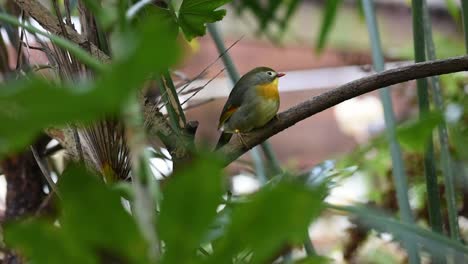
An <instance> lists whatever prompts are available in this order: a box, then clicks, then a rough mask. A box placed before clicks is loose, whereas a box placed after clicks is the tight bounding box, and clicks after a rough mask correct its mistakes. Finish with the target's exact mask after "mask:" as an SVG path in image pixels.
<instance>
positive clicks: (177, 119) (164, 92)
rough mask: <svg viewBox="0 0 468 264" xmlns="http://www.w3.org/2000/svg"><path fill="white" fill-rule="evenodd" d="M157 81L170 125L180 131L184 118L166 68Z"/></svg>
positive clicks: (184, 122) (184, 121) (183, 124)
mask: <svg viewBox="0 0 468 264" xmlns="http://www.w3.org/2000/svg"><path fill="white" fill-rule="evenodd" d="M157 81H158V85H159V90H160V92H161V96H162V98H163V100H164V103H165V104H164V105H165V106H166V109H167V113H168V115H169V121H170V123H171V126H172V128H173V129H174V131H176V132H181V129H183V128H184V127H185V124H186V119H185V114H184V110H183V109H182V105H181V104H180V101H179V97H178V95H177V91H176V89H175V86H174V82H173V81H172V78H171V75H170V73H169V71H168V70H166V71H165V72H164V73H163V74H162V76H161V77H160V78H158V79H157Z"/></svg>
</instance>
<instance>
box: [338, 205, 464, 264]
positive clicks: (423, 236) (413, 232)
mask: <svg viewBox="0 0 468 264" xmlns="http://www.w3.org/2000/svg"><path fill="white" fill-rule="evenodd" d="M329 207H330V208H333V209H337V210H339V211H345V212H348V213H351V214H353V215H356V216H358V217H359V221H360V223H361V224H363V225H364V226H367V227H370V228H374V229H376V230H377V231H379V232H382V233H385V232H387V233H390V234H392V235H394V236H395V237H396V238H397V239H398V240H403V241H407V240H409V241H412V242H414V243H419V244H421V245H422V246H424V248H426V249H427V251H428V252H429V253H431V254H432V255H437V256H444V255H445V254H446V253H447V252H448V251H450V252H453V253H455V254H456V255H464V256H468V247H466V246H465V245H463V244H461V243H460V242H458V241H456V240H454V239H450V238H448V237H446V236H444V235H441V234H438V233H435V232H432V231H430V230H427V229H423V228H421V227H419V226H417V225H411V224H407V223H404V222H401V221H398V220H397V219H394V218H392V217H389V216H387V215H383V214H381V213H377V212H375V211H373V210H369V209H366V208H363V207H358V206H335V205H329ZM451 250H453V251H451Z"/></svg>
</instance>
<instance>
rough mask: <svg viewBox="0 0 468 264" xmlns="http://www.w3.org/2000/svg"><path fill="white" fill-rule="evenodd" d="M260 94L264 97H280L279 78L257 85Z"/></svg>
mask: <svg viewBox="0 0 468 264" xmlns="http://www.w3.org/2000/svg"><path fill="white" fill-rule="evenodd" d="M256 88H257V93H258V95H260V96H262V97H264V98H265V99H278V98H279V93H278V78H276V80H274V81H272V82H271V83H267V84H262V85H258V86H257V87H256Z"/></svg>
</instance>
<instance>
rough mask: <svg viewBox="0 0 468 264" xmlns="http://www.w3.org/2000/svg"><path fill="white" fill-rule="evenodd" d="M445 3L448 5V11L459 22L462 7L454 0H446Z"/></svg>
mask: <svg viewBox="0 0 468 264" xmlns="http://www.w3.org/2000/svg"><path fill="white" fill-rule="evenodd" d="M445 5H446V6H447V11H448V12H449V13H450V16H451V17H452V18H453V19H454V20H455V21H457V22H460V8H459V7H458V5H457V3H456V2H455V1H454V0H445Z"/></svg>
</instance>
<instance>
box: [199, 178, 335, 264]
mask: <svg viewBox="0 0 468 264" xmlns="http://www.w3.org/2000/svg"><path fill="white" fill-rule="evenodd" d="M325 193H326V187H325V186H324V185H322V186H319V187H316V188H313V189H312V188H308V187H306V186H304V185H302V184H299V183H295V182H286V181H284V182H280V183H278V184H277V185H273V186H266V187H264V188H263V189H262V190H261V191H259V192H258V193H256V194H254V195H252V197H251V199H250V201H249V202H247V203H243V204H239V205H237V206H236V207H234V208H233V211H232V218H231V223H230V224H229V225H228V226H227V228H226V235H225V236H224V237H223V238H222V239H221V241H220V242H219V245H218V250H217V251H216V252H215V253H214V255H213V256H212V257H211V258H209V259H208V261H207V262H208V263H228V262H229V260H230V259H231V258H232V257H234V256H235V255H236V254H238V253H240V252H244V251H245V250H251V251H252V252H253V258H252V263H265V262H266V261H267V260H269V258H270V257H271V256H272V255H274V254H275V253H276V252H277V251H279V250H281V248H282V246H286V245H289V244H291V243H293V244H301V243H302V242H303V241H304V239H306V237H305V236H306V232H305V230H307V228H308V226H309V224H310V223H311V221H312V220H313V219H314V218H315V217H317V216H318V214H319V213H320V211H321V210H322V199H323V198H324V195H325Z"/></svg>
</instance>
